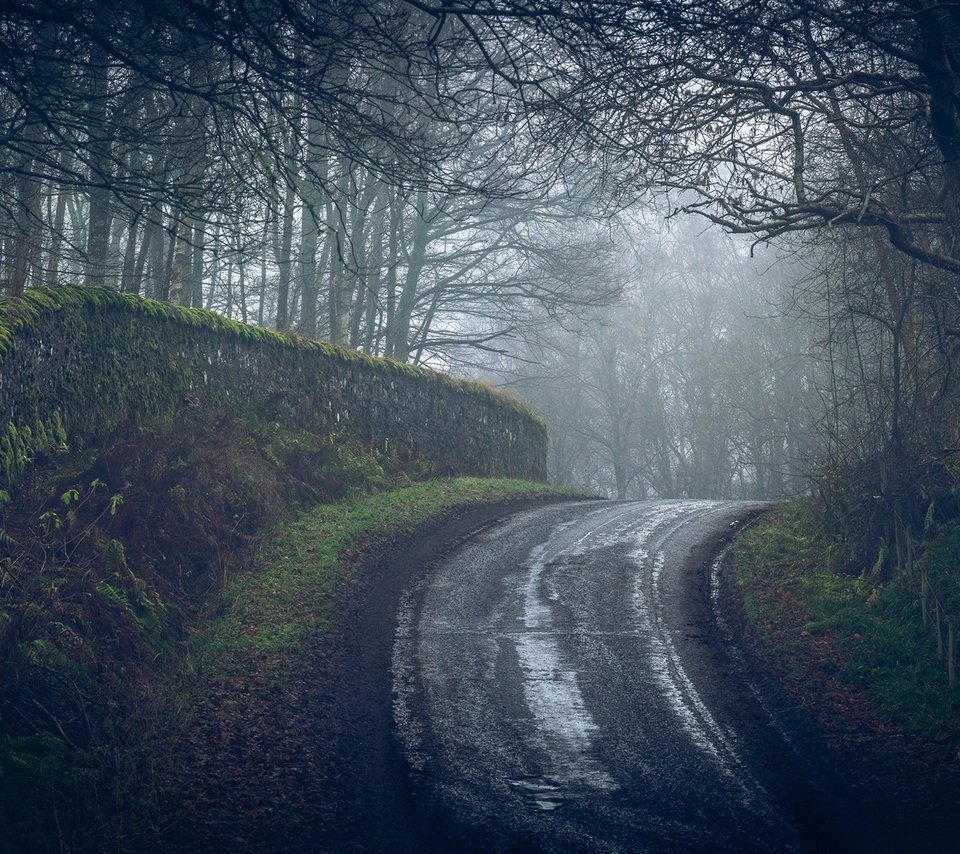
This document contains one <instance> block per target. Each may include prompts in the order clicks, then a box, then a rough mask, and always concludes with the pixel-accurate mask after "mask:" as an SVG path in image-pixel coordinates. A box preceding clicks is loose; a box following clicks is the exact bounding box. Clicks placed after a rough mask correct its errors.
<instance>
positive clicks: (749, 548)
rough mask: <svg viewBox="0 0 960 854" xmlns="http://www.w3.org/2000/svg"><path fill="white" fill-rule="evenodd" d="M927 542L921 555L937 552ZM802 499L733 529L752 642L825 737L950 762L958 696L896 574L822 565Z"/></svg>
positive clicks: (958, 738)
mask: <svg viewBox="0 0 960 854" xmlns="http://www.w3.org/2000/svg"><path fill="white" fill-rule="evenodd" d="M942 552H943V549H942V548H940V547H938V546H937V544H936V541H933V543H931V545H930V548H929V549H928V553H929V554H931V555H937V556H938V557H940V556H941V553H942ZM828 556H829V551H828V546H827V544H826V543H825V542H824V541H823V540H822V539H821V538H820V537H819V536H818V534H817V530H816V526H815V524H814V522H813V520H812V518H811V516H810V514H809V511H808V508H807V507H806V505H805V504H803V503H802V502H800V503H796V504H791V505H788V506H785V507H781V508H778V509H777V510H776V511H773V512H771V513H770V514H768V515H766V516H765V517H764V518H762V519H761V520H760V521H758V522H757V523H756V524H755V525H753V526H752V527H750V528H748V529H747V530H745V531H743V532H742V533H740V534H739V535H738V537H737V540H736V542H735V545H734V548H733V551H732V560H733V567H734V578H735V582H736V585H737V587H738V589H739V591H740V596H741V600H742V603H743V608H744V612H745V616H746V620H747V634H748V638H749V639H750V641H751V642H752V646H753V647H754V648H755V649H756V650H757V651H758V652H759V653H760V655H761V656H762V657H763V658H764V659H766V661H767V662H769V663H770V664H771V666H772V668H773V670H774V672H775V673H776V674H777V675H778V677H779V678H780V680H781V681H782V682H783V683H784V684H785V686H786V687H787V688H788V690H790V692H791V693H792V694H794V696H796V697H797V698H798V700H799V701H800V702H801V703H802V704H803V705H804V706H807V707H808V708H811V709H813V711H814V712H815V714H816V715H817V717H818V718H820V720H821V723H823V724H824V725H825V726H826V727H827V728H828V729H829V730H831V731H839V730H842V729H844V728H845V727H850V728H858V729H861V730H862V729H864V728H866V730H868V731H872V733H873V734H874V735H875V736H877V737H878V738H879V739H880V743H885V744H889V743H890V740H891V737H894V739H895V738H896V737H898V736H903V737H905V738H907V739H912V740H913V741H912V746H911V750H914V751H917V752H919V753H925V754H926V759H925V760H924V761H925V762H926V763H928V764H929V763H934V764H937V765H940V766H943V767H947V766H951V765H957V762H958V757H960V753H958V751H960V691H957V690H950V689H949V687H948V685H947V679H946V673H945V670H944V667H943V665H942V663H941V662H940V661H939V660H938V659H937V654H936V644H935V641H934V639H933V637H932V635H930V633H929V632H926V631H925V630H924V629H923V625H922V621H921V614H920V606H919V602H918V599H917V596H916V593H915V592H914V590H913V589H912V587H911V585H910V583H909V581H908V579H907V578H906V576H905V575H904V576H901V577H896V578H894V579H892V580H890V581H889V582H887V583H880V582H879V581H877V580H876V579H875V578H874V577H872V576H871V574H870V573H869V572H864V573H863V574H861V575H849V574H842V573H838V572H835V571H831V569H829V561H828Z"/></svg>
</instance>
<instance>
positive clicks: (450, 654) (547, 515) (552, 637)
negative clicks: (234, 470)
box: [392, 501, 841, 852]
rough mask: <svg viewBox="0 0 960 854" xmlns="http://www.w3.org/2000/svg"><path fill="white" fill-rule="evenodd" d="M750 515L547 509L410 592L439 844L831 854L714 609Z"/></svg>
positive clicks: (398, 677) (403, 676)
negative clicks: (727, 542) (733, 540)
mask: <svg viewBox="0 0 960 854" xmlns="http://www.w3.org/2000/svg"><path fill="white" fill-rule="evenodd" d="M755 509H756V505H750V504H745V503H733V502H723V503H719V502H709V501H683V502H641V503H637V502H632V503H631V502H604V503H597V502H584V503H566V504H560V505H551V506H546V507H539V508H535V509H532V510H527V511H524V512H521V513H518V514H515V515H514V516H511V517H509V518H507V519H506V520H505V521H503V522H502V523H500V524H497V525H495V526H492V527H489V528H487V529H486V530H484V531H482V532H481V533H479V534H478V535H476V536H474V537H472V538H470V539H469V540H467V541H466V542H465V543H464V544H462V545H461V546H459V547H458V548H457V549H455V550H454V551H453V552H452V553H451V554H450V555H448V556H447V557H446V558H445V559H444V560H443V561H442V562H440V563H439V565H438V566H436V567H435V568H434V569H433V571H431V572H430V573H429V574H427V575H426V576H423V577H421V578H420V580H419V581H418V582H417V583H416V584H414V585H413V586H411V587H410V588H409V589H408V590H407V591H406V592H405V593H404V595H403V597H402V599H401V605H400V615H399V619H398V628H397V634H396V641H395V644H394V649H393V663H392V679H393V697H394V701H393V703H394V706H393V713H394V727H395V734H396V736H397V738H398V739H399V746H400V752H401V755H402V757H403V759H404V760H405V765H406V769H407V773H408V775H409V780H410V789H411V792H412V795H411V797H412V799H413V802H414V803H415V804H416V805H417V806H416V809H417V810H418V811H419V812H420V814H421V816H422V817H423V819H424V821H427V822H432V826H433V827H435V828H436V840H435V841H436V844H437V847H438V848H439V847H443V846H448V847H451V848H453V849H459V850H478V851H481V850H482V851H544V852H548V851H584V852H588V851H589V852H594V851H595V852H620V851H630V852H634V851H635V852H643V851H706V850H709V851H792V850H811V849H814V848H822V847H823V842H824V839H823V835H824V834H826V835H827V836H828V837H829V835H830V833H831V832H832V831H830V830H829V817H828V820H827V821H826V824H824V823H823V822H821V821H820V820H819V819H816V820H814V819H813V818H811V816H813V815H814V813H811V812H810V809H811V804H814V807H813V809H814V812H816V810H820V809H821V806H818V805H817V804H816V802H817V796H816V795H815V794H813V795H811V792H810V785H808V784H807V783H806V782H805V781H804V780H802V779H801V777H802V776H803V774H802V773H801V772H800V771H799V770H798V768H799V766H798V764H797V761H796V759H795V757H793V755H792V748H791V746H790V744H789V743H788V739H787V737H786V736H785V734H784V733H782V732H780V730H779V729H778V724H777V721H776V717H775V715H771V714H770V710H769V709H765V708H763V707H762V704H761V703H759V701H752V700H750V689H749V686H748V685H747V684H746V683H745V682H744V680H743V678H742V674H741V675H740V676H735V677H733V676H731V674H732V672H733V670H735V669H736V666H737V665H736V662H735V661H734V660H733V659H728V658H727V657H726V656H725V654H724V653H723V652H722V651H721V652H720V653H718V652H717V647H718V646H720V647H722V646H723V643H722V639H718V637H717V636H716V633H717V627H716V624H715V621H713V620H712V617H711V616H710V614H709V613H705V610H704V609H707V610H709V608H710V602H711V595H710V593H711V590H710V574H709V570H706V571H704V569H703V566H704V561H705V560H709V557H710V553H711V549H712V548H713V549H715V546H716V543H717V541H718V538H719V537H721V536H722V534H723V533H724V532H726V531H729V529H730V526H731V525H732V524H736V522H737V520H739V519H742V518H744V517H745V516H746V515H748V514H749V513H750V512H751V511H752V510H755ZM696 579H699V582H698V581H696ZM704 585H706V586H705V587H704ZM714 586H715V579H714ZM713 592H714V594H715V592H716V591H715V590H714V591H713ZM811 785H812V784H811ZM825 809H827V812H829V808H828V807H827V808H825ZM814 824H815V825H816V827H817V828H819V830H814V831H811V826H813V825H814ZM824 827H827V828H828V829H827V830H823V828H824ZM441 828H442V830H441ZM429 835H430V834H429V833H428V837H429ZM423 838H426V837H423ZM441 839H442V840H443V843H442V845H441V842H440V841H439V840H441ZM833 841H834V842H837V843H838V844H840V842H841V837H840V836H837V837H836V838H834V839H833ZM422 844H429V843H422ZM828 847H829V846H828Z"/></svg>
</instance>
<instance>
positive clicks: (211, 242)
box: [0, 0, 960, 500]
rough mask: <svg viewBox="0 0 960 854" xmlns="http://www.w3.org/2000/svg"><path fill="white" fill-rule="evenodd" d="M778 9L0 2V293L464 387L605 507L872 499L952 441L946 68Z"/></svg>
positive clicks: (859, 19) (874, 37) (816, 16)
mask: <svg viewBox="0 0 960 854" xmlns="http://www.w3.org/2000/svg"><path fill="white" fill-rule="evenodd" d="M801 5H802V7H803V9H802V13H803V14H802V15H800V16H797V15H795V14H793V13H792V12H789V11H788V10H786V9H785V8H784V9H781V8H780V7H779V6H777V4H773V5H772V6H770V7H769V8H767V7H764V9H763V10H762V15H761V10H757V9H754V10H752V11H751V9H750V4H747V6H745V7H742V8H741V7H740V6H736V5H734V4H731V5H730V6H729V8H728V6H727V5H725V4H719V5H718V6H717V7H716V10H715V13H714V14H713V15H712V16H698V15H697V14H696V13H695V10H694V9H693V7H691V6H690V4H687V3H685V2H682V1H681V0H676V2H675V0H663V2H658V3H649V4H647V3H620V2H613V0H611V2H605V3H600V4H596V3H592V4H580V3H571V4H568V5H567V6H565V7H564V8H563V9H558V8H555V7H554V6H552V5H550V4H540V3H538V2H531V3H523V4H511V3H503V4H499V3H492V4H486V3H481V4H473V3H459V2H458V3H452V4H435V3H430V2H424V3H421V2H416V3H413V2H411V3H379V2H369V3H366V2H361V3H356V4H348V5H343V4H328V3H317V2H296V3H273V2H263V3H257V4H232V3H225V4H213V5H211V6H210V7H209V8H207V7H203V8H201V7H200V6H197V5H191V4H184V3H180V2H179V0H165V2H160V3H156V4H150V5H149V6H133V5H130V4H113V3H107V4H92V3H85V2H80V3H69V4H59V3H49V4H37V5H34V4H20V5H17V6H11V5H7V6H5V7H4V9H3V10H2V12H0V83H2V88H0V103H2V105H3V109H2V111H0V117H2V129H3V134H2V139H0V237H2V242H0V247H2V252H0V286H2V288H3V290H4V291H5V292H6V293H8V294H12V295H17V294H19V293H22V292H23V290H24V289H25V288H29V287H37V286H53V287H55V286H57V285H60V284H69V283H73V284H85V285H104V286H106V287H110V288H114V289H118V290H121V291H124V292H127V293H131V294H139V295H142V296H146V297H151V298H155V299H158V300H165V301H169V302H172V303H177V304H182V305H187V306H194V307H204V308H208V309H212V310H214V311H217V312H220V313H222V314H225V315H227V316H229V317H232V318H235V319H237V320H241V321H244V322H247V323H255V324H261V325H264V326H267V327H270V328H275V329H278V330H281V331H289V332H292V333H295V334H300V335H304V336H308V337H312V338H319V339H323V340H328V341H331V342H334V343H336V344H340V345H342V346H346V347H350V348H356V349H359V350H362V351H364V352H367V353H371V354H375V355H382V356H388V357H391V358H395V359H398V360H401V361H407V362H413V363H417V364H423V365H427V366H430V367H433V368H435V369H438V370H443V371H453V372H455V373H458V374H463V375H469V376H481V377H486V378H488V379H492V380H493V381H494V382H496V383H497V384H499V385H503V386H505V387H507V388H509V389H510V390H511V391H512V392H513V393H515V394H516V395H518V396H520V397H521V398H523V399H524V400H526V401H528V402H529V403H530V404H531V405H533V406H534V407H535V408H537V409H538V410H540V411H541V412H542V413H543V414H544V416H545V418H546V419H547V422H548V424H549V427H550V432H551V436H552V443H551V451H550V466H551V475H552V477H553V478H554V479H555V480H557V481H558V482H561V483H567V484H571V485H578V486H581V487H583V488H586V489H590V490H593V491H596V492H599V493H601V494H607V495H612V496H620V497H627V496H629V497H653V496H660V497H684V496H688V497H734V496H735V497H754V498H778V497H782V496H785V495H792V494H798V493H803V492H809V491H817V490H820V489H822V488H823V484H824V482H825V481H824V473H825V472H837V471H843V472H845V473H847V474H848V475H849V476H850V477H853V478H855V479H859V480H858V482H860V483H861V484H862V486H863V488H864V490H865V492H866V493H870V494H873V493H874V492H879V493H880V494H883V495H886V496H893V494H894V493H895V492H896V493H897V494H899V491H902V488H903V487H904V481H906V482H908V483H909V482H912V481H913V480H916V479H917V478H920V479H921V480H922V479H923V478H925V477H930V476H933V475H932V474H931V473H930V471H929V465H930V462H931V461H936V460H942V459H943V458H944V454H946V453H948V452H949V449H951V448H953V447H955V446H956V445H957V444H958V437H957V435H956V433H957V430H956V424H957V423H958V419H957V418H956V417H955V414H956V391H955V388H954V386H955V383H954V380H953V376H954V374H955V370H954V367H955V365H954V363H955V352H954V351H955V340H956V335H957V332H956V329H957V309H958V299H957V297H958V293H960V292H958V290H957V286H956V274H957V272H958V271H960V260H958V259H957V257H956V255H955V226H956V222H957V215H956V211H957V204H956V199H957V198H960V190H958V188H960V177H958V176H960V170H957V168H956V163H957V161H958V155H957V153H956V152H955V151H954V143H952V142H950V140H955V139H956V138H957V137H958V136H960V133H958V132H957V131H956V130H951V127H960V120H958V119H957V116H956V113H955V111H954V110H953V107H952V106H951V103H952V102H950V103H947V102H944V101H943V96H942V93H943V92H952V91H954V89H955V85H954V83H953V82H951V81H952V80H953V77H952V76H951V75H953V71H952V70H951V68H952V67H953V66H950V67H947V66H945V65H942V64H941V65H937V64H936V63H934V62H933V61H932V59H931V57H933V56H934V55H940V54H936V50H937V49H939V48H938V47H937V44H939V43H937V44H934V43H933V42H936V40H937V39H938V38H941V39H942V38H945V36H943V34H942V32H941V33H940V35H938V34H937V32H936V31H935V30H936V28H933V29H931V28H929V27H928V28H926V29H924V28H922V27H921V28H917V29H916V31H914V30H911V29H910V27H908V26H907V25H906V24H897V23H896V22H895V21H894V20H893V19H889V18H886V17H884V15H883V14H881V13H879V12H878V13H876V14H874V13H873V12H871V7H870V6H869V4H852V6H855V7H856V9H855V10H852V13H851V15H850V16H849V17H850V20H849V21H847V23H846V24H845V23H844V22H842V21H838V20H836V19H835V18H834V17H833V16H832V14H831V13H830V11H829V8H827V7H825V6H824V5H823V4H818V3H804V4H801ZM854 11H855V14H853V12H854ZM770 33H775V34H776V36H775V37H773V36H769V34H770ZM931 40H932V41H931ZM928 42H929V43H928ZM904 45H909V46H910V50H907V48H906V47H904ZM917 46H919V47H917ZM914 47H917V50H916V51H915V52H913V53H911V52H910V51H911V50H913V49H914ZM940 47H941V48H942V45H941V46H940ZM868 67H869V68H871V69H873V71H872V72H871V73H870V74H867V73H866V72H861V69H863V68H868ZM954 82H955V81H954ZM947 101H949V98H948V99H947ZM951 123H952V124H951ZM886 459H895V460H896V461H897V465H896V468H897V470H898V471H902V472H904V474H903V475H898V476H897V478H895V479H893V480H891V478H890V477H889V476H888V474H881V472H884V471H886V472H889V466H886V468H885V467H884V466H885V463H883V460H886ZM938 464H939V463H938ZM911 472H912V474H911ZM894 480H896V482H894ZM891 500H893V499H892V498H891ZM897 500H899V499H897Z"/></svg>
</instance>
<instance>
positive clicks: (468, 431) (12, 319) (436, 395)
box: [0, 287, 547, 489]
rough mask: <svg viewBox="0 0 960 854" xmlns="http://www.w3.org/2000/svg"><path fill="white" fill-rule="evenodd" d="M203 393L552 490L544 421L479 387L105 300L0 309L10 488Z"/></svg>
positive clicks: (68, 293) (168, 310)
mask: <svg viewBox="0 0 960 854" xmlns="http://www.w3.org/2000/svg"><path fill="white" fill-rule="evenodd" d="M191 395H192V396H196V397H198V398H200V399H215V400H217V401H218V402H220V403H224V404H227V405H229V406H231V407H232V408H234V409H235V410H236V411H238V412H240V413H247V412H249V413H253V414H255V415H256V416H257V417H259V418H261V419H265V420H268V421H276V422H278V423H280V424H281V425H283V426H284V427H285V428H286V429H294V430H305V431H309V432H315V433H319V434H322V435H333V436H335V437H342V438H343V439H344V440H352V441H360V442H363V443H367V444H374V445H379V446H381V447H384V446H389V445H390V444H391V443H394V444H402V445H404V446H406V447H408V448H410V449H411V450H412V451H414V452H415V453H419V454H421V455H423V456H424V457H425V458H427V459H429V460H430V461H431V463H432V465H433V468H434V470H435V471H436V472H437V473H438V474H476V475H506V476H513V477H522V478H528V479H533V480H542V479H544V478H545V471H546V463H545V458H546V445H547V438H546V428H545V426H544V424H543V421H542V420H541V419H540V418H539V417H538V416H537V415H536V414H534V413H533V412H531V411H530V410H528V409H527V408H526V407H524V406H523V405H522V404H520V403H519V402H517V401H515V400H513V399H512V398H509V397H507V396H505V395H502V394H500V393H498V392H496V391H494V390H492V389H490V388H488V387H486V386H484V385H482V384H479V383H473V382H464V381H459V380H454V379H451V378H449V377H446V376H443V375H440V374H436V373H433V372H430V371H425V370H421V369H417V368H413V367H411V366H409V365H404V364H401V363H399V362H394V361H392V360H387V359H375V358H372V357H368V356H364V355H362V354H359V353H356V352H354V351H350V350H345V349H342V348H338V347H334V346H331V345H329V344H322V343H320V342H316V341H309V340H306V339H301V338H297V337H294V336H287V335H279V334H276V333H273V332H269V331H267V330H264V329H260V328H258V327H251V326H246V325H244V324H240V323H236V322H234V321H230V320H227V319H226V318H224V317H221V316H220V315H217V314H214V313H212V312H207V311H203V310H200V309H185V308H180V307H175V306H170V305H167V304H165V303H159V302H154V301H151V300H143V299H140V298H137V297H132V296H130V295H126V294H117V293H115V292H113V291H110V290H107V289H103V288H73V287H70V288H66V287H64V288H50V289H45V288H44V289H36V290H31V291H28V292H27V293H26V294H25V295H24V296H23V297H20V298H9V299H5V300H2V301H0V427H2V428H3V432H2V433H0V488H2V489H8V488H9V487H10V486H11V485H12V484H13V483H15V482H16V480H17V478H18V477H19V476H20V474H21V473H22V471H23V470H24V468H25V467H26V466H27V465H29V463H30V461H31V460H32V458H33V457H34V455H35V454H37V453H44V452H47V451H49V450H51V449H52V448H54V447H56V446H58V445H63V444H67V445H69V446H70V447H81V446H83V445H86V444H90V443H93V442H97V441H100V440H101V439H102V438H103V437H105V436H108V435H110V434H111V433H114V432H115V431H117V430H118V429H131V430H136V429H139V427H141V426H150V425H154V424H156V423H157V422H158V421H162V420H163V419H165V418H167V419H168V418H171V417H172V416H173V414H174V413H175V411H176V410H177V408H178V407H179V406H180V405H181V404H182V403H183V401H184V399H185V398H187V399H189V396H191ZM172 429H176V424H173V425H172Z"/></svg>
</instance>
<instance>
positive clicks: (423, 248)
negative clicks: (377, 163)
mask: <svg viewBox="0 0 960 854" xmlns="http://www.w3.org/2000/svg"><path fill="white" fill-rule="evenodd" d="M429 239H430V223H429V222H428V221H427V191H426V190H419V191H418V192H417V205H416V217H415V218H414V220H413V234H412V236H411V242H410V252H409V256H408V260H407V275H406V277H405V279H404V282H403V290H402V291H401V292H400V299H399V302H398V304H397V313H396V315H395V316H394V318H393V323H392V324H391V325H390V328H389V329H388V331H387V335H388V337H389V340H390V342H391V346H390V351H391V352H390V355H392V356H393V358H395V359H399V360H400V361H402V362H405V361H406V360H407V357H408V356H409V354H410V321H411V319H412V317H413V309H414V307H415V306H416V304H417V290H418V287H419V284H420V273H421V272H422V271H423V262H424V259H425V257H426V252H427V244H428V243H429Z"/></svg>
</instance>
